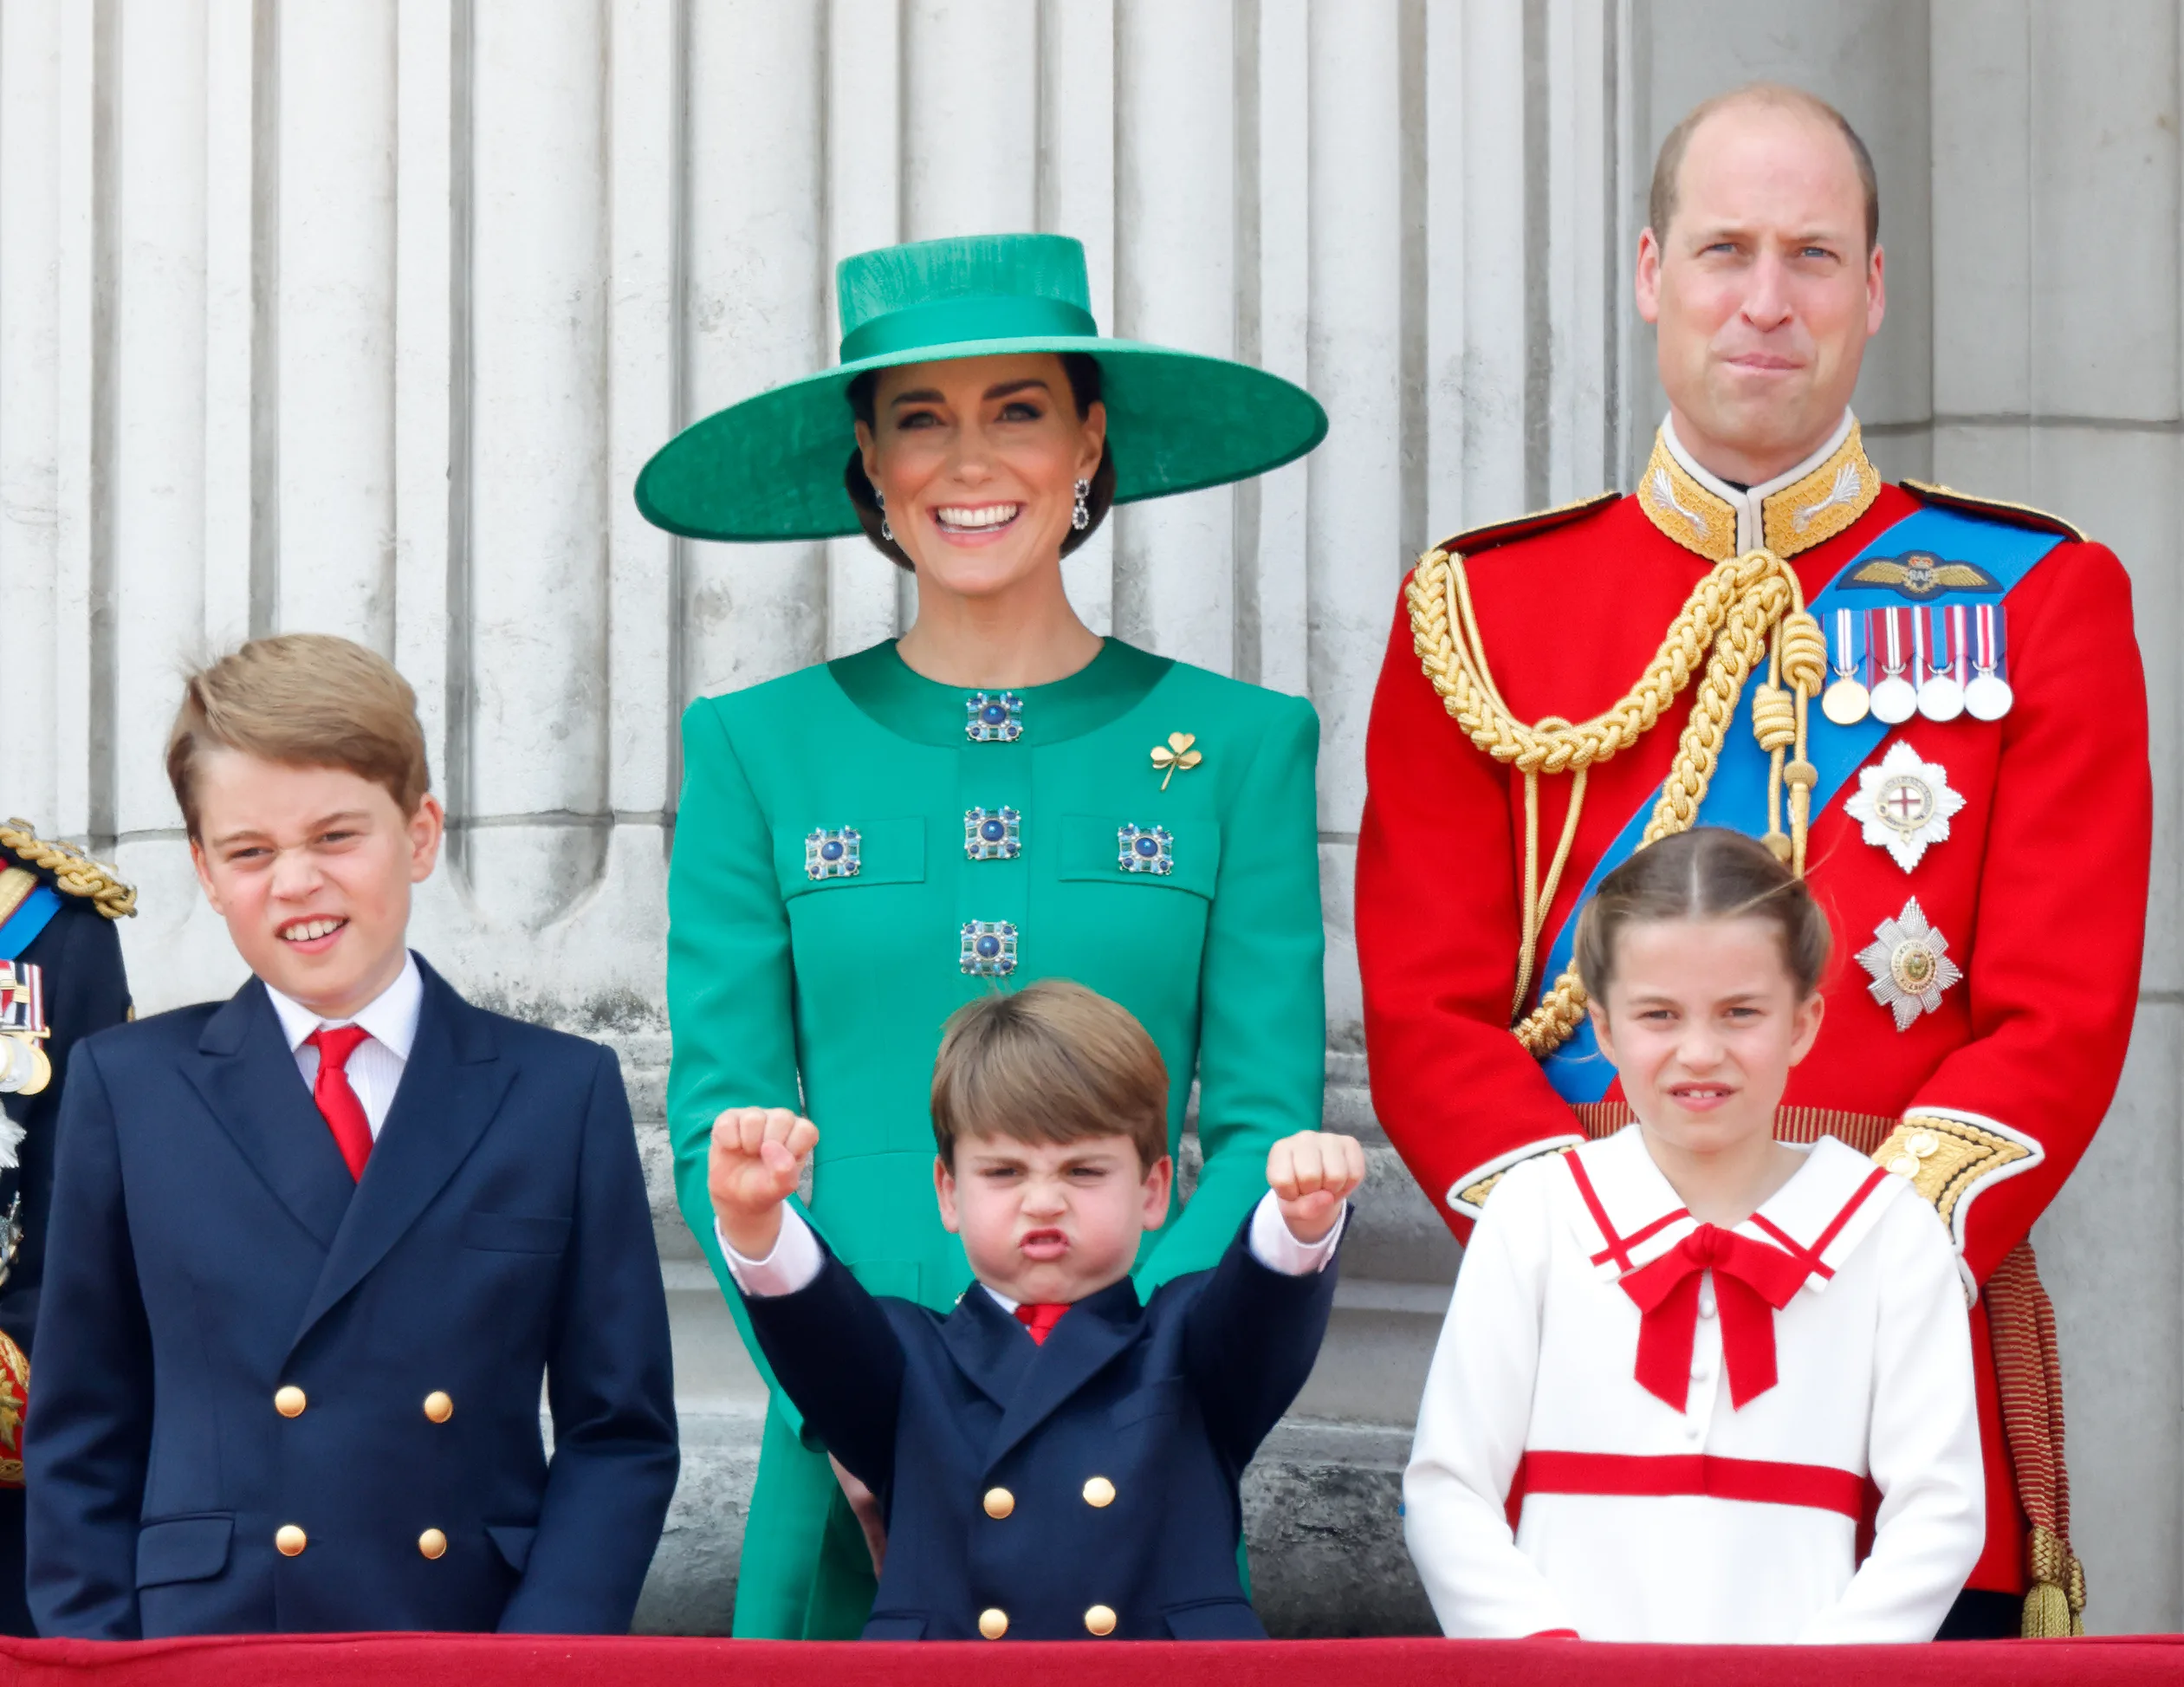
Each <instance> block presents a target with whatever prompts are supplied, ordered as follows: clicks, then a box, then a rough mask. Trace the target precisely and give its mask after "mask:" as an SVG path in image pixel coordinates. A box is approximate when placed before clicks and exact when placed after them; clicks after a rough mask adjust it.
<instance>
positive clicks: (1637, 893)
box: [1575, 826, 1835, 1012]
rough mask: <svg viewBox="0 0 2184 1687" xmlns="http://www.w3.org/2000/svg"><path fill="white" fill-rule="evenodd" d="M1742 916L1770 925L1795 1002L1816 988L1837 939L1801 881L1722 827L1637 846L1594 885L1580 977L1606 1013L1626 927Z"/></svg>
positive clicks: (1582, 930)
mask: <svg viewBox="0 0 2184 1687" xmlns="http://www.w3.org/2000/svg"><path fill="white" fill-rule="evenodd" d="M1746 918H1756V919H1765V920H1770V921H1772V923H1773V924H1774V925H1775V927H1776V929H1777V930H1778V931H1779V933H1780V935H1781V938H1782V961H1783V964H1784V965H1785V966H1786V967H1787V968H1788V969H1789V971H1790V977H1791V979H1792V981H1793V982H1794V983H1796V985H1797V987H1798V1000H1799V1001H1800V1002H1802V1001H1804V1000H1805V997H1807V996H1811V994H1812V992H1813V991H1814V990H1815V989H1818V988H1819V983H1820V977H1821V975H1822V974H1823V973H1824V972H1825V971H1826V970H1827V964H1828V956H1829V954H1830V952H1831V951H1832V950H1833V949H1834V947H1835V938H1834V934H1833V933H1832V932H1831V931H1830V930H1829V929H1828V917H1827V915H1826V914H1824V913H1823V912H1821V910H1820V905H1819V904H1818V902H1816V901H1814V900H1813V899H1812V892H1811V889H1810V888H1809V887H1808V886H1806V884H1805V880H1804V879H1800V878H1798V876H1797V875H1796V874H1795V873H1792V872H1791V871H1790V869H1789V868H1788V867H1787V866H1785V865H1784V864H1783V863H1782V862H1781V861H1780V860H1777V859H1776V857H1775V853H1774V852H1773V851H1772V850H1771V849H1769V848H1768V847H1766V845H1765V844H1763V843H1761V842H1760V840H1758V839H1757V838H1753V837H1747V836H1746V835H1745V834H1743V833H1741V832H1732V831H1729V830H1728V829H1727V828H1726V827H1719V826H1699V827H1693V828H1692V829H1691V830H1690V831H1688V832H1679V833H1676V834H1675V835H1673V836H1671V837H1666V838H1663V839H1662V840H1661V841H1660V842H1659V843H1656V844H1653V845H1650V846H1649V847H1646V848H1644V849H1641V850H1640V851H1639V852H1638V853H1636V855H1633V856H1632V857H1631V858H1630V860H1627V861H1625V862H1624V863H1623V865H1622V866H1619V867H1617V869H1616V870H1615V871H1614V872H1613V873H1610V874H1609V875H1608V876H1607V877H1606V878H1605V879H1602V880H1601V881H1600V888H1599V889H1598V890H1597V892H1594V893H1593V898H1592V900H1591V901H1590V902H1588V903H1586V904H1585V912H1582V913H1581V914H1579V915H1578V936H1577V943H1576V951H1577V952H1576V957H1575V958H1576V961H1577V966H1578V977H1579V978H1581V979H1582V980H1584V982H1585V993H1586V994H1587V995H1588V996H1591V998H1592V1000H1593V1002H1595V1003H1596V1004H1597V1005H1598V1006H1599V1008H1600V1009H1601V1010H1602V1011H1603V1012H1604V1011H1606V1009H1607V1000H1608V985H1609V983H1610V981H1611V980H1612V979H1613V978H1614V977H1615V960H1616V953H1615V951H1616V939H1617V938H1618V937H1620V936H1621V935H1622V933H1623V929H1624V928H1625V927H1626V926H1630V925H1639V924H1642V923H1643V922H1647V921H1651V920H1661V919H1746Z"/></svg>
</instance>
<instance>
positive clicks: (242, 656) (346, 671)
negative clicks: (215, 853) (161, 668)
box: [167, 633, 432, 839]
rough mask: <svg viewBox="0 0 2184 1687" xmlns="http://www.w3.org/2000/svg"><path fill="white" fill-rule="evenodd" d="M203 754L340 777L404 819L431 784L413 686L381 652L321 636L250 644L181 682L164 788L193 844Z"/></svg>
mask: <svg viewBox="0 0 2184 1687" xmlns="http://www.w3.org/2000/svg"><path fill="white" fill-rule="evenodd" d="M207 749H239V750H241V751H243V753H244V754H245V755H247V756H256V757H258V758H259V759H260V760H261V761H266V762H283V763H285V764H287V765H288V766H289V767H298V768H345V769H347V770H348V771H349V772H351V773H353V774H354V775H357V777H358V778H360V779H368V780H370V781H371V782H373V784H375V785H379V786H381V787H383V788H385V789H386V794H387V795H389V796H391V797H392V798H393V799H394V806H395V807H396V808H399V809H400V810H401V811H402V814H403V816H404V818H405V819H406V818H408V817H409V816H410V815H412V814H415V813H417V805H418V803H419V802H421V801H424V794H425V792H427V791H428V790H430V789H431V784H432V775H431V769H430V768H429V767H428V766H427V765H426V762H425V756H424V728H423V727H422V726H420V725H418V718H417V693H416V692H415V691H412V690H411V689H410V682H409V681H408V680H406V679H405V678H402V676H401V675H400V674H399V673H398V672H395V669H394V665H393V664H392V662H390V661H388V660H387V659H386V658H385V657H384V656H381V655H379V653H378V652H375V651H369V650H366V648H365V647H364V646H362V645H360V644H355V643H353V642H352V641H351V640H349V639H337V638H335V637H334V636H333V635H332V634H330V633H282V634H280V635H279V636H278V637H276V638H271V639H251V640H250V643H249V644H247V645H245V646H243V647H242V648H241V649H240V650H238V651H236V652H233V653H232V654H230V655H227V656H223V657H222V658H221V659H219V660H218V661H217V662H215V663H213V664H212V665H211V666H209V667H204V668H199V669H198V670H197V671H196V672H194V673H191V674H190V675H189V676H188V677H187V678H185V680H184V681H183V684H182V706H181V708H179V709H178V710H176V711H175V716H174V727H173V730H172V731H170V732H169V733H168V734H167V782H168V783H169V784H170V785H172V786H173V787H174V800H175V801H177V802H178V803H179V804H180V805H181V807H182V823H183V825H184V826H185V827H188V829H189V834H190V836H191V838H193V839H195V838H197V837H198V804H197V786H196V776H197V763H198V756H201V755H202V754H203V753H204V751H205V750H207Z"/></svg>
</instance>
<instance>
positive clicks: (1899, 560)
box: [1843, 550, 2002, 603]
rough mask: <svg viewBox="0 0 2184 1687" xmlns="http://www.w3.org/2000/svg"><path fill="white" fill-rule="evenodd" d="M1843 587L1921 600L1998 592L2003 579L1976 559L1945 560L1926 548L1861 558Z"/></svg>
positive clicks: (1917, 601)
mask: <svg viewBox="0 0 2184 1687" xmlns="http://www.w3.org/2000/svg"><path fill="white" fill-rule="evenodd" d="M1843 587H1844V590H1845V591H1853V590H1860V589H1863V590H1864V591H1869V592H1893V593H1895V594H1896V596H1898V597H1900V598H1909V599H1910V600H1912V601H1913V602H1914V603H1924V602H1925V601H1926V600H1928V598H1931V597H1937V596H1939V595H1940V594H1941V593H1943V592H1999V591H2000V590H2001V589H2002V582H2001V581H1999V580H1997V579H1995V577H1994V576H1993V574H1989V573H1988V572H1987V571H1986V569H1985V568H1980V566H1979V564H1977V563H1976V562H1945V561H1942V560H1941V558H1940V557H1938V556H1934V555H1928V553H1927V552H1925V551H1916V550H1914V551H1906V552H1904V554H1903V555H1901V556H1876V557H1875V558H1874V559H1873V560H1872V561H1870V562H1862V563H1860V564H1859V565H1858V567H1857V568H1856V569H1855V570H1853V571H1852V573H1851V575H1850V579H1848V580H1846V581H1844V582H1843Z"/></svg>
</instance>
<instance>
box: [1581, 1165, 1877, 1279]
mask: <svg viewBox="0 0 2184 1687" xmlns="http://www.w3.org/2000/svg"><path fill="white" fill-rule="evenodd" d="M1566 1158H1568V1159H1569V1160H1570V1162H1571V1165H1570V1171H1571V1177H1570V1180H1569V1183H1568V1185H1567V1187H1566V1191H1565V1195H1566V1198H1565V1199H1564V1200H1563V1201H1562V1202H1561V1207H1562V1210H1563V1212H1564V1214H1565V1217H1567V1218H1568V1219H1569V1221H1570V1223H1571V1227H1572V1230H1573V1231H1574V1232H1575V1234H1576V1236H1577V1237H1578V1242H1579V1243H1580V1244H1581V1245H1582V1246H1583V1247H1584V1249H1585V1253H1586V1255H1587V1256H1589V1257H1590V1258H1591V1260H1592V1261H1593V1265H1594V1269H1595V1270H1596V1271H1597V1274H1598V1275H1600V1277H1601V1278H1602V1279H1603V1280H1604V1281H1609V1282H1614V1281H1617V1280H1619V1279H1621V1278H1622V1277H1623V1276H1625V1275H1628V1274H1629V1273H1630V1272H1632V1271H1635V1270H1636V1269H1637V1268H1639V1267H1641V1266H1643V1265H1647V1264H1649V1263H1650V1262H1653V1261H1654V1260H1656V1259H1658V1258H1660V1257H1661V1256H1662V1255H1663V1254H1665V1253H1667V1252H1669V1250H1670V1249H1673V1248H1675V1247H1676V1246H1677V1245H1678V1244H1680V1243H1682V1241H1683V1239H1684V1238H1685V1237H1686V1236H1689V1235H1690V1234H1691V1232H1692V1231H1694V1230H1696V1229H1698V1227H1699V1225H1698V1221H1697V1220H1696V1219H1695V1218H1693V1217H1691V1215H1690V1214H1689V1213H1688V1211H1686V1210H1685V1209H1684V1205H1683V1202H1682V1199H1681V1198H1680V1197H1678V1196H1677V1194H1676V1192H1675V1189H1674V1188H1672V1187H1671V1186H1670V1184H1669V1180H1668V1179H1667V1178H1664V1177H1662V1175H1661V1168H1660V1167H1659V1166H1657V1165H1655V1164H1654V1163H1653V1156H1652V1155H1651V1154H1650V1153H1649V1152H1647V1151H1646V1145H1645V1134H1644V1131H1643V1127H1642V1126H1637V1125H1635V1124H1633V1125H1626V1126H1623V1129H1622V1130H1620V1131H1618V1132H1616V1133H1615V1134H1614V1135H1613V1136H1611V1137H1608V1138H1605V1139H1602V1140H1601V1141H1598V1142H1588V1143H1586V1144H1585V1145H1584V1146H1583V1147H1580V1148H1573V1149H1572V1150H1570V1151H1569V1152H1568V1154H1567V1156H1566ZM1908 1187H1909V1184H1908V1183H1907V1182H1906V1180H1905V1179H1903V1178H1896V1177H1891V1176H1890V1175H1889V1173H1888V1171H1886V1169H1885V1168H1883V1167H1881V1166H1878V1165H1875V1164H1874V1163H1873V1162H1872V1161H1871V1160H1870V1159H1868V1158H1866V1157H1865V1156H1864V1155H1863V1154H1861V1153H1859V1152H1857V1149H1855V1148H1852V1147H1851V1146H1850V1145H1849V1144H1847V1143H1844V1142H1842V1141H1839V1140H1838V1139H1836V1138H1834V1137H1828V1136H1824V1137H1822V1138H1820V1139H1819V1140H1818V1141H1817V1142H1815V1143H1814V1144H1813V1145H1811V1148H1810V1149H1808V1150H1806V1151H1805V1164H1804V1165H1801V1166H1799V1167H1798V1170H1797V1171H1796V1172H1795V1173H1794V1174H1792V1177H1791V1178H1790V1181H1789V1182H1788V1183H1786V1184H1783V1185H1782V1187H1781V1188H1780V1189H1779V1190H1777V1191H1775V1192H1774V1193H1773V1194H1772V1196H1770V1197H1768V1198H1767V1199H1766V1202H1765V1203H1764V1204H1762V1205H1761V1206H1760V1210H1758V1211H1757V1212H1755V1213H1753V1215H1752V1217H1749V1218H1747V1219H1746V1220H1745V1221H1744V1222H1743V1223H1741V1224H1739V1225H1737V1226H1736V1227H1735V1231H1736V1234H1737V1235H1739V1236H1743V1237H1745V1238H1746V1239H1747V1241H1751V1242H1756V1243H1760V1244H1761V1245H1762V1246H1765V1247H1769V1248H1775V1249H1780V1250H1781V1251H1782V1252H1784V1253H1786V1254H1790V1255H1792V1256H1798V1257H1804V1258H1806V1259H1808V1260H1809V1262H1810V1264H1811V1270H1810V1272H1809V1273H1808V1275H1806V1278H1805V1287H1806V1288H1810V1289H1812V1290H1813V1291H1815V1292H1816V1293H1817V1292H1818V1291H1820V1290H1822V1289H1824V1288H1826V1287H1827V1284H1828V1280H1829V1279H1830V1278H1831V1277H1832V1276H1833V1275H1835V1274H1836V1273H1837V1271H1839V1270H1841V1269H1842V1268H1843V1262H1844V1261H1845V1260H1847V1259H1849V1258H1850V1256H1851V1255H1852V1254H1853V1253H1855V1252H1857V1248H1858V1244H1859V1243H1862V1242H1863V1241H1864V1240H1865V1238H1866V1237H1867V1236H1870V1235H1871V1234H1872V1233H1873V1228H1874V1226H1875V1225H1876V1224H1877V1223H1879V1222H1880V1219H1881V1215H1882V1214H1883V1212H1885V1211H1886V1210H1888V1206H1889V1203H1890V1202H1891V1201H1893V1200H1895V1199H1896V1197H1898V1196H1900V1195H1901V1194H1902V1192H1903V1191H1904V1190H1905V1189H1906V1188H1908ZM1588 1195H1589V1196H1590V1197H1591V1198H1590V1199H1588V1198H1587V1197H1588ZM1596 1204H1597V1211H1596V1210H1595V1207H1596Z"/></svg>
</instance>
